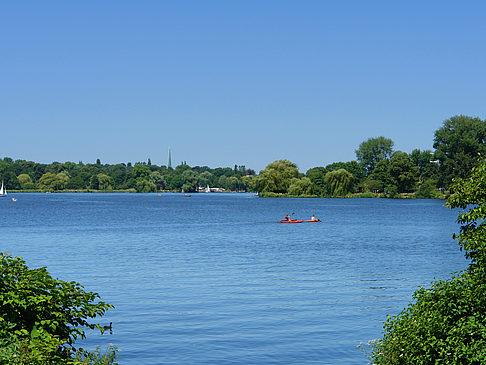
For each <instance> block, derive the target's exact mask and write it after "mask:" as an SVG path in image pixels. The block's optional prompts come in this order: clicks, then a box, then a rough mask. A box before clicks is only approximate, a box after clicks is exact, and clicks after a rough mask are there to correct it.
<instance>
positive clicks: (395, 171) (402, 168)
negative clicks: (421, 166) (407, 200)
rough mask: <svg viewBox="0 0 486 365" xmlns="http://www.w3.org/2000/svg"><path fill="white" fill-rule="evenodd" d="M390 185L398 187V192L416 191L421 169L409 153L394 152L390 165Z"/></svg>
mask: <svg viewBox="0 0 486 365" xmlns="http://www.w3.org/2000/svg"><path fill="white" fill-rule="evenodd" d="M388 169H389V176H390V185H392V186H394V187H396V189H397V191H398V193H407V192H411V191H414V189H415V184H416V182H417V181H418V178H419V170H418V168H417V166H415V164H414V163H413V162H412V160H411V159H410V157H409V156H408V154H407V153H405V152H401V151H397V152H395V153H394V154H393V157H392V158H391V160H390V164H389V166H388Z"/></svg>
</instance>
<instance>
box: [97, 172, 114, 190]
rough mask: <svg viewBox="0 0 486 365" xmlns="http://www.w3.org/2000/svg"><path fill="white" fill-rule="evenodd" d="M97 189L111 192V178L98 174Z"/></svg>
mask: <svg viewBox="0 0 486 365" xmlns="http://www.w3.org/2000/svg"><path fill="white" fill-rule="evenodd" d="M97 177H98V189H100V190H112V189H113V178H111V177H110V176H108V175H106V174H98V175H97Z"/></svg>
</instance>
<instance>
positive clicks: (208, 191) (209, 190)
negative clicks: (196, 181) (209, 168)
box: [204, 185, 211, 193]
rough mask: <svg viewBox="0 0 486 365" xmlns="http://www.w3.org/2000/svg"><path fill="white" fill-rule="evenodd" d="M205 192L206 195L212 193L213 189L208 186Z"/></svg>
mask: <svg viewBox="0 0 486 365" xmlns="http://www.w3.org/2000/svg"><path fill="white" fill-rule="evenodd" d="M204 192H206V193H210V192H211V188H210V187H209V185H208V186H206V189H205V190H204Z"/></svg>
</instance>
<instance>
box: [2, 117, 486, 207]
mask: <svg viewBox="0 0 486 365" xmlns="http://www.w3.org/2000/svg"><path fill="white" fill-rule="evenodd" d="M485 138H486V121H484V120H481V119H480V118H477V117H470V116H464V115H458V116H453V117H451V118H450V119H447V120H446V121H444V123H443V125H442V127H441V128H439V129H438V130H437V131H436V132H435V135H434V144H433V147H434V149H435V150H434V151H432V150H423V151H422V150H420V149H414V150H413V151H411V152H410V153H407V152H403V151H395V150H394V148H393V147H394V142H393V141H392V140H391V139H389V138H385V137H383V136H380V137H373V138H369V139H368V140H366V141H364V142H362V143H361V144H360V145H359V147H358V148H357V149H356V151H355V153H356V160H353V161H347V162H334V163H332V164H328V165H327V166H317V167H313V168H311V169H309V170H308V171H307V172H306V173H305V174H304V173H301V172H299V170H298V168H297V166H296V165H295V164H294V163H292V162H291V161H289V160H279V161H274V162H272V163H270V164H269V165H268V166H267V167H266V168H265V169H264V170H262V171H261V172H260V173H259V174H256V173H255V171H254V170H252V169H247V168H246V167H245V166H237V165H235V166H234V168H231V167H218V168H209V167H208V166H202V167H201V166H195V167H191V166H189V165H187V164H186V163H185V162H183V163H181V164H180V165H178V166H176V167H175V168H174V169H173V168H170V167H167V166H163V165H162V166H157V165H155V164H152V163H151V161H150V159H148V161H147V162H136V163H135V164H134V165H133V166H132V164H131V163H130V162H128V163H118V164H114V165H110V164H101V161H100V160H99V159H98V160H97V161H96V163H93V164H84V163H83V162H81V161H80V162H78V163H74V162H69V161H68V162H63V163H61V162H52V163H50V164H42V163H37V162H33V161H25V160H15V161H14V160H13V159H11V158H9V157H5V158H3V160H0V177H1V179H2V180H3V181H4V184H5V185H6V186H7V187H8V188H9V189H10V190H18V191H129V192H143V193H148V192H157V191H185V192H194V191H197V190H198V189H199V188H201V187H206V186H208V185H209V186H210V187H212V188H219V189H221V190H225V191H254V192H258V193H260V195H261V196H267V197H272V196H298V197H306V196H309V197H311V196H321V197H322V196H329V197H331V196H333V197H345V196H353V195H355V194H359V196H376V194H385V195H386V196H389V197H397V196H399V195H404V194H405V195H411V196H412V195H413V196H415V197H419V198H434V197H441V196H442V192H443V191H445V190H447V189H448V187H449V186H450V185H451V183H452V179H453V178H454V177H458V178H463V177H465V176H466V175H467V173H468V172H469V171H470V170H471V168H472V167H474V166H475V161H476V158H477V156H478V154H483V155H484V154H485V153H486V144H485Z"/></svg>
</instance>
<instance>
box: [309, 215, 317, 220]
mask: <svg viewBox="0 0 486 365" xmlns="http://www.w3.org/2000/svg"><path fill="white" fill-rule="evenodd" d="M310 220H311V221H318V220H319V219H317V218H316V217H315V215H314V214H312V217H311V219H310Z"/></svg>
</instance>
